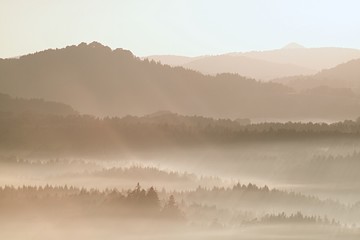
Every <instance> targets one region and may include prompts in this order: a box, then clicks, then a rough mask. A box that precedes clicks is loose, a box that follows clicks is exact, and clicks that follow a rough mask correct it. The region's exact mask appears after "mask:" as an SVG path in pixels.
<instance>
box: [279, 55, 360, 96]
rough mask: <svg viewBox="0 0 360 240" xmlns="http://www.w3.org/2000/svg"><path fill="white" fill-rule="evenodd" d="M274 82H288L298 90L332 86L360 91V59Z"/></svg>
mask: <svg viewBox="0 0 360 240" xmlns="http://www.w3.org/2000/svg"><path fill="white" fill-rule="evenodd" d="M274 82H278V83H283V84H286V85H288V86H290V87H292V88H294V89H297V90H304V89H310V88H316V87H330V88H347V89H351V90H353V91H354V92H356V93H360V59H356V60H351V61H349V62H346V63H343V64H340V65H338V66H336V67H334V68H330V69H325V70H323V71H321V72H319V73H317V74H315V75H311V76H293V77H288V78H280V79H276V80H274Z"/></svg>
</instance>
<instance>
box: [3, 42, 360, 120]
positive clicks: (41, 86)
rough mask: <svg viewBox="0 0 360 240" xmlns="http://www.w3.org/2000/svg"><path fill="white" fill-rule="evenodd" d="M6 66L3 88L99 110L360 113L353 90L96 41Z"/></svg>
mask: <svg viewBox="0 0 360 240" xmlns="http://www.w3.org/2000/svg"><path fill="white" fill-rule="evenodd" d="M0 73H1V74H0V88H1V90H2V91H3V92H4V93H7V94H11V95H13V96H19V97H26V98H34V97H36V98H43V99H45V100H51V101H59V102H63V103H65V104H69V105H71V106H72V107H74V108H75V109H77V110H78V111H80V112H81V113H87V114H93V115H98V116H108V115H111V116H114V115H116V116H125V115H127V114H131V115H138V116H139V115H145V114H148V113H151V112H156V111H159V110H170V111H172V112H177V113H180V114H184V115H202V116H209V117H222V118H252V119H257V118H258V119H266V118H275V119H304V118H306V119H312V118H315V119H336V120H340V119H341V120H342V119H344V118H356V117H357V116H359V115H360V104H359V102H358V100H357V99H354V98H353V97H346V96H343V97H342V98H341V99H339V98H338V96H336V95H326V96H323V95H316V94H315V95H314V94H312V93H294V91H293V90H292V89H291V88H289V87H285V86H283V85H281V84H277V83H261V82H258V81H255V80H253V79H248V78H245V77H241V76H239V75H236V74H220V75H217V76H205V75H202V74H200V73H198V72H195V71H191V70H186V69H184V68H180V67H175V68H173V67H170V66H164V65H162V64H160V63H156V62H153V61H148V60H141V59H139V58H137V57H135V56H134V55H133V54H132V53H131V52H130V51H127V50H123V49H115V50H111V49H110V48H109V47H105V46H103V45H101V44H100V43H97V42H93V43H90V44H86V43H81V44H79V45H78V46H69V47H66V48H63V49H55V50H46V51H42V52H38V53H35V54H30V55H26V56H22V57H20V58H19V59H2V60H0ZM19 86H21V87H19Z"/></svg>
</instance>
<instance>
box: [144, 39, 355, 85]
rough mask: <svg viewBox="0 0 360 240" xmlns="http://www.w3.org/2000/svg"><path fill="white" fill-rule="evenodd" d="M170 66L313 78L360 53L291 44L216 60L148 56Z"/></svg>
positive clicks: (261, 76)
mask: <svg viewBox="0 0 360 240" xmlns="http://www.w3.org/2000/svg"><path fill="white" fill-rule="evenodd" d="M148 58H149V59H152V60H155V61H159V62H161V63H163V64H168V65H170V66H183V67H185V68H188V69H192V70H196V71H200V72H201V73H204V74H212V75H215V74H218V73H225V72H231V73H237V74H239V75H242V76H247V77H250V78H256V79H259V80H270V79H272V78H283V77H288V76H294V75H312V74H315V73H316V72H319V71H321V70H323V69H327V68H332V67H335V66H336V65H339V64H342V63H345V62H348V61H350V60H353V59H357V58H360V50H357V49H347V48H305V47H303V46H301V45H299V44H297V43H290V44H288V45H286V46H285V47H283V48H281V49H276V50H270V51H252V52H234V53H228V54H223V55H218V56H199V57H184V56H169V55H164V56H161V55H158V56H149V57H148Z"/></svg>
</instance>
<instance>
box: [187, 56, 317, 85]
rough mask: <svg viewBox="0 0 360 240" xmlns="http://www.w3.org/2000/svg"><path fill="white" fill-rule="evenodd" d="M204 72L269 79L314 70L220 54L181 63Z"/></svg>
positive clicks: (309, 72)
mask: <svg viewBox="0 0 360 240" xmlns="http://www.w3.org/2000/svg"><path fill="white" fill-rule="evenodd" d="M182 66H183V67H184V68H188V69H192V70H196V71H199V72H201V73H204V74H211V75H216V74H218V73H235V74H240V75H242V76H245V77H249V78H255V79H261V80H270V79H273V78H276V77H278V76H293V75H299V74H313V73H315V71H314V70H311V69H308V68H304V67H299V66H296V65H291V64H279V63H273V62H269V61H263V60H258V59H254V58H249V57H246V56H232V55H220V56H212V57H204V58H200V59H197V60H194V61H191V62H189V63H185V64H183V65H182Z"/></svg>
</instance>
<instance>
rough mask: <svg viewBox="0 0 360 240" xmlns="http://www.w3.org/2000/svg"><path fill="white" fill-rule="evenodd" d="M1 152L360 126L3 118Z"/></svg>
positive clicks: (329, 131)
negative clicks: (6, 150) (4, 150)
mask: <svg viewBox="0 0 360 240" xmlns="http://www.w3.org/2000/svg"><path fill="white" fill-rule="evenodd" d="M0 132H1V135H0V147H1V148H2V149H11V150H13V149H25V150H27V149H30V150H36V151H60V152H64V151H65V152H66V151H70V152H94V151H97V152H101V151H122V150H123V151H125V150H129V149H146V148H153V147H160V148H163V147H165V146H189V147H191V146H199V145H201V144H229V143H237V142H249V141H256V142H259V141H282V140H294V139H295V140H299V139H300V140H301V139H305V140H309V139H310V140H314V139H319V138H323V139H327V138H350V139H355V140H356V139H358V138H359V136H360V124H359V123H358V122H357V121H350V120H349V121H344V122H338V123H334V124H325V123H292V122H288V123H261V124H250V125H246V126H244V125H242V124H240V123H238V122H237V121H232V120H229V119H218V120H215V119H209V118H204V117H198V116H192V117H184V116H179V115H176V114H168V115H165V116H158V117H152V116H145V117H133V116H128V117H124V118H116V117H115V118H102V119H101V118H96V117H93V116H88V115H72V116H55V115H41V114H20V115H14V114H10V113H1V114H0Z"/></svg>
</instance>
